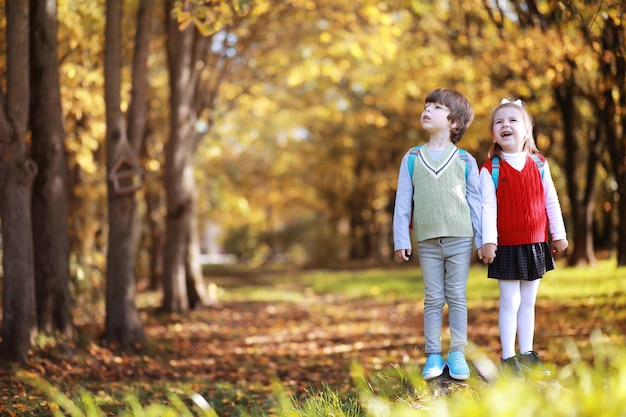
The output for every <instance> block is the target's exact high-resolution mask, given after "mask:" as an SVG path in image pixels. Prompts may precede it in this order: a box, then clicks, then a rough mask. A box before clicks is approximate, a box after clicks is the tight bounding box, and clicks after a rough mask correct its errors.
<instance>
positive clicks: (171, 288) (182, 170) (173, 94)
mask: <svg viewBox="0 0 626 417" xmlns="http://www.w3.org/2000/svg"><path fill="white" fill-rule="evenodd" d="M165 7H166V26H167V57H168V63H169V72H170V137H169V140H168V142H167V145H166V148H165V168H164V170H165V173H164V183H165V194H166V205H167V216H166V232H165V233H166V234H165V258H164V264H163V309H164V310H165V311H168V312H186V311H188V310H189V309H190V308H191V307H192V305H195V304H197V302H198V301H199V302H202V303H203V304H204V303H207V302H208V299H207V298H205V295H204V294H203V291H200V289H201V288H202V287H203V284H202V275H201V273H200V274H198V271H199V257H198V256H195V255H194V253H193V252H194V251H195V250H196V249H194V242H196V243H197V240H198V238H197V236H195V237H194V236H193V235H194V234H197V233H198V231H197V230H196V229H197V228H196V220H195V218H194V217H195V215H196V213H195V204H196V203H195V193H196V184H195V180H194V178H193V175H194V172H193V171H194V170H193V155H194V152H195V150H196V142H197V133H196V131H195V121H196V114H195V110H194V98H195V93H196V87H197V85H198V75H199V71H198V69H196V66H195V63H196V61H197V59H196V57H197V56H198V55H199V54H202V53H204V49H203V48H202V47H201V46H202V45H206V39H203V38H200V37H199V34H198V31H197V29H196V28H195V26H194V25H190V26H188V27H187V28H186V29H184V30H182V31H181V30H179V28H178V25H177V24H176V22H175V21H174V20H172V19H171V18H170V17H169V16H170V11H171V10H172V7H173V1H171V0H168V1H166V2H165Z"/></svg>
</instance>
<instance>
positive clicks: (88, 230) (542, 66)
mask: <svg viewBox="0 0 626 417" xmlns="http://www.w3.org/2000/svg"><path fill="white" fill-rule="evenodd" d="M50 4H55V6H56V7H54V14H52V13H51V9H52V8H51V7H45V8H44V7H43V5H50ZM0 5H2V10H6V14H4V15H3V16H2V19H1V20H0V27H1V28H2V31H1V33H0V36H1V37H2V41H3V42H2V43H0V45H3V46H2V49H3V52H4V53H3V54H2V55H0V74H2V84H1V85H2V95H1V96H0V98H1V99H2V100H1V103H2V112H0V113H1V115H2V116H1V117H0V138H1V139H2V140H1V141H0V154H1V156H2V159H1V160H0V181H1V182H2V194H1V195H2V199H1V200H0V213H1V214H2V219H1V220H2V236H1V237H2V241H1V242H2V244H1V248H2V255H3V264H2V265H3V274H2V284H3V285H2V288H3V342H4V344H6V343H7V340H8V339H9V336H8V335H9V334H10V331H9V330H8V329H10V326H12V324H11V323H12V320H14V317H15V316H14V315H13V313H15V312H16V311H14V310H12V309H14V308H15V307H14V306H13V304H12V303H13V301H11V300H14V299H20V297H26V298H24V300H26V299H28V297H30V295H27V294H30V293H31V292H32V291H33V288H34V287H36V288H37V300H38V301H37V303H36V304H37V306H36V307H27V308H26V310H25V311H24V312H23V313H20V314H21V315H19V318H17V319H16V321H15V323H18V324H19V325H22V324H25V323H27V322H28V321H29V320H32V319H31V318H30V317H38V320H37V321H38V324H37V325H35V324H32V325H29V326H30V328H34V327H37V329H36V330H27V331H26V333H24V334H22V336H23V338H26V339H28V338H32V335H33V334H34V333H36V332H37V331H40V332H45V333H51V332H54V331H60V332H62V333H65V334H67V335H70V334H71V331H70V330H68V324H67V323H68V322H69V321H71V318H70V317H69V313H68V310H67V308H68V303H69V301H68V297H67V296H65V295H64V294H66V293H67V292H71V299H72V301H73V303H74V305H77V304H85V303H94V305H95V306H101V303H102V302H104V303H105V304H106V306H102V308H95V309H94V311H93V314H94V317H93V318H90V317H83V318H81V319H82V320H90V319H93V320H97V319H98V314H102V311H105V310H106V315H107V320H109V319H110V318H111V316H112V315H113V314H114V312H117V313H116V314H118V316H117V318H116V319H115V321H114V322H108V323H111V326H107V335H106V339H107V340H109V341H111V342H115V343H119V344H120V345H122V346H126V345H133V344H134V343H135V342H136V341H139V340H141V329H140V327H141V325H140V323H138V321H137V320H136V319H133V320H129V318H130V317H132V316H133V315H134V314H135V313H133V311H134V300H133V298H134V289H135V287H136V285H140V286H141V288H143V287H147V286H149V287H151V288H153V289H157V288H159V289H161V290H162V293H163V307H164V309H165V310H166V311H171V312H186V311H188V310H189V309H190V308H194V307H196V306H198V305H206V304H208V303H210V302H211V299H210V295H209V294H207V293H206V285H205V282H204V281H203V278H205V279H209V280H210V277H202V273H201V269H200V265H201V263H202V262H209V261H210V262H218V261H225V260H227V261H232V259H235V260H236V261H238V262H245V263H248V264H253V265H254V264H260V263H264V262H274V261H289V262H296V263H298V264H301V265H309V266H337V265H343V264H346V263H351V262H357V263H359V264H365V263H371V262H387V261H389V260H390V259H391V252H392V236H391V222H392V213H393V199H394V193H395V185H396V179H397V171H398V168H399V164H400V159H401V158H402V155H403V154H404V153H405V152H406V150H407V149H408V148H409V147H411V146H413V145H415V144H418V143H420V142H422V141H424V140H425V136H424V134H423V132H422V131H421V129H420V125H419V114H420V112H421V110H422V107H423V100H424V97H425V95H426V94H427V93H428V92H429V91H430V90H432V89H434V88H438V87H442V86H445V87H451V88H455V89H458V90H459V91H461V92H462V93H463V94H465V95H466V96H467V97H468V98H469V99H470V101H471V102H472V104H473V106H474V108H475V110H476V119H475V122H474V124H473V125H472V126H471V127H470V129H469V130H468V132H467V134H466V135H465V137H464V138H463V139H462V141H461V142H460V146H461V147H463V148H465V149H467V150H468V151H470V152H471V153H472V154H473V155H474V156H475V157H476V158H477V159H478V161H479V163H482V161H484V159H485V155H486V151H487V149H488V148H489V146H490V142H491V140H490V137H489V131H488V127H487V123H488V120H489V113H490V110H491V109H492V108H493V107H495V106H496V105H497V104H498V103H499V102H500V100H501V99H502V98H504V97H513V98H521V99H522V100H523V101H524V102H525V103H526V106H527V108H528V110H529V112H530V114H531V115H533V116H534V117H535V122H536V127H535V136H536V139H537V144H538V146H539V148H540V150H541V151H542V153H544V155H546V156H547V157H548V158H549V160H550V163H551V167H552V170H553V176H554V178H555V183H556V185H557V188H558V191H559V196H560V199H561V204H562V207H563V210H564V215H565V216H566V225H567V228H568V234H569V238H570V241H571V242H572V247H571V249H570V250H569V251H568V259H567V262H568V263H569V264H570V265H577V264H593V263H594V262H595V259H596V256H600V255H601V256H614V257H615V259H616V263H617V265H624V264H626V222H623V221H621V219H623V218H626V198H620V197H621V196H623V195H624V194H625V193H626V170H625V169H624V168H625V161H624V158H625V156H626V138H625V137H624V128H625V126H626V121H625V120H626V119H625V117H624V109H625V106H626V91H624V90H625V88H626V87H625V86H626V82H625V72H626V69H625V68H626V64H625V61H624V56H625V51H624V23H623V19H624V5H623V2H621V1H615V0H604V1H600V2H588V1H583V0H572V1H558V2H547V1H520V2H510V1H499V0H498V1H487V0H483V1H479V0H472V1H460V0H449V1H437V2H427V1H418V0H397V1H387V2H382V1H374V0H353V1H343V0H318V1H313V0H288V1H284V0H256V1H254V0H234V1H212V0H165V1H160V0H152V1H145V0H143V1H139V0H126V1H122V0H118V1H105V0H88V1H81V2H74V1H69V0H57V2H51V1H49V0H48V1H44V0H30V1H23V0H21V1H16V2H13V1H8V0H0ZM16 5H19V6H16ZM114 5H116V7H118V9H117V10H119V11H118V12H116V13H115V14H110V13H112V10H113V9H112V7H113V6H114ZM12 7H18V8H17V9H15V8H14V9H12ZM146 8H147V10H151V12H150V13H148V14H147V16H148V17H146ZM28 10H29V11H30V12H29V14H27V15H29V16H30V17H28V18H25V17H24V16H23V13H25V12H26V11H28ZM13 14H15V15H17V16H21V18H14V17H12V16H13ZM105 16H109V19H111V16H116V17H113V18H114V19H116V20H117V21H116V22H115V23H116V24H118V25H119V26H118V28H117V29H116V28H113V29H114V30H113V32H107V31H105V27H107V20H106V19H105ZM20 19H21V20H20ZM20 22H21V23H20ZM25 22H29V23H30V29H29V30H27V29H26V27H25V26H24V25H25V24H26V23H25ZM111 23H112V22H111V20H109V22H108V24H111ZM15 25H18V26H17V27H16V26H15ZM109 30H111V28H110V29H109ZM105 33H107V34H108V35H107V36H106V37H105ZM25 34H30V36H25ZM111 34H114V36H115V38H111V37H110V36H111ZM115 39H116V40H117V41H118V42H119V44H118V45H115V44H110V43H109V42H112V41H114V40H115ZM28 41H30V49H29V47H27V46H24V45H27V44H28ZM25 42H27V43H25ZM54 42H56V43H57V45H56V46H54V47H52V46H48V45H54ZM105 45H107V48H109V49H108V51H109V52H108V53H109V54H110V53H111V51H116V52H115V53H116V54H119V55H117V56H118V58H115V61H106V60H105V57H107V56H108V57H109V58H108V59H111V56H110V55H107V54H105ZM24 48H26V49H24ZM110 48H113V49H110ZM28 51H30V54H29V53H28ZM46 53H47V54H48V55H46ZM50 56H51V57H52V58H50ZM46 57H48V58H46ZM55 57H56V61H55ZM106 62H108V64H107V63H106ZM111 65H113V67H111ZM105 68H109V69H108V70H107V71H106V72H105V70H104V69H105ZM27 69H30V70H29V73H30V83H28V82H27V81H26V80H25V79H24V78H23V77H24V74H25V73H26V72H27ZM55 73H58V74H56V76H55ZM111 74H114V75H111ZM116 74H117V75H116ZM118 76H119V80H115V79H113V78H112V77H118ZM51 77H52V78H51ZM57 79H58V86H56V85H55V84H56V80H57ZM25 83H26V84H28V86H25V85H24V84H25ZM29 91H30V93H29ZM105 91H107V92H108V93H107V94H113V95H108V96H107V94H105ZM116 95H117V96H116ZM27 97H30V103H31V104H30V110H29V107H28V105H26V104H25V103H24V102H23V100H25V99H26V98H27ZM56 97H58V100H60V103H61V106H60V110H59V109H58V106H55V100H57V98H56ZM105 97H108V98H106V99H105ZM59 118H60V119H61V121H62V123H59ZM27 120H28V125H27V124H26V123H27V122H26V121H27ZM120 123H121V124H120ZM124 138H125V139H124ZM120 140H125V141H126V142H127V143H128V144H129V148H130V149H131V150H132V152H131V156H132V157H129V159H128V160H127V161H126V162H127V163H128V166H127V165H124V164H123V163H122V164H116V163H117V162H124V161H123V159H120V158H119V154H117V156H116V154H115V152H114V150H115V148H116V143H118V142H119V141H120ZM62 145H64V146H62ZM60 147H63V149H60ZM63 151H64V152H63ZM127 156H128V154H127ZM27 161H31V162H27ZM16 163H17V165H15V164H16ZM59 164H61V168H60V165H59ZM134 164H137V166H138V167H140V168H141V170H142V174H141V175H140V176H139V178H132V180H137V181H139V186H137V187H136V189H134V187H133V184H136V183H132V184H131V188H133V189H132V192H127V193H116V188H115V187H114V184H113V183H112V178H113V177H114V176H115V175H116V172H117V171H116V170H117V169H120V168H123V169H128V168H131V169H132V168H135V167H134ZM31 165H32V167H35V166H36V167H37V168H38V170H37V171H36V172H37V176H35V177H34V179H33V185H32V186H31V185H29V184H28V181H25V180H27V179H28V178H29V175H22V176H18V177H19V178H20V180H22V181H21V182H19V184H21V185H17V183H16V182H15V178H16V177H15V175H17V174H16V172H17V171H16V169H18V168H17V167H19V166H21V167H22V169H26V168H28V167H31ZM63 166H65V167H63ZM33 170H34V168H28V169H27V171H28V172H32V173H33V175H34V172H33ZM42 175H43V176H42ZM53 179H56V180H55V181H56V182H55V181H52V180H53ZM55 184H56V185H55ZM15 187H18V188H19V190H21V191H19V192H18V188H15ZM31 188H32V189H31ZM117 191H119V189H117ZM45 202H47V204H44V203H45ZM64 204H66V205H67V206H66V207H64ZM26 207H32V209H31V210H26ZM46 207H47V209H46ZM31 212H32V215H33V216H35V217H34V218H33V220H32V222H31V220H30V216H31ZM16 216H17V217H16ZM65 222H67V223H66V224H67V241H69V242H68V243H64V242H67V241H64V240H63V236H64V235H65V231H63V230H61V229H62V228H63V227H62V226H61V227H60V226H59V224H61V225H63V224H65ZM28 223H32V230H33V233H32V237H33V239H34V243H29V241H28V239H30V235H29V233H28V230H31V227H30V226H29V227H25V226H26V225H27V224H28ZM42 237H45V239H43V238H42ZM66 247H67V248H68V249H66V250H64V248H66ZM33 248H35V249H33ZM46 248H47V249H46ZM33 250H36V254H35V255H37V254H46V253H48V255H47V256H48V258H49V259H54V262H46V257H45V256H40V257H39V258H38V257H37V256H32V259H31V255H29V253H32V251H33ZM29 251H30V252H29ZM50 265H53V266H54V268H50ZM46 268H48V269H46ZM35 276H36V277H38V278H37V280H36V281H35ZM35 282H36V285H35ZM68 287H69V290H68ZM105 289H106V291H109V292H106V291H105ZM104 293H106V294H107V297H106V300H104V299H103V298H102V294H104ZM16 297H17V298H16ZM39 300H42V301H41V302H40V301H39ZM119 303H125V304H123V305H124V306H126V307H125V309H119ZM34 304H35V303H34V302H33V306H34ZM33 308H34V309H36V310H37V312H38V313H39V314H38V315H35V316H32V314H33V312H32V310H33ZM55 314H56V316H55ZM27 317H28V318H27ZM50 317H57V318H55V319H54V320H51V318H50ZM33 323H34V322H33ZM113 323H118V324H119V325H117V326H116V325H113ZM133 323H134V324H133ZM120 326H121V327H120ZM125 326H133V328H134V330H132V331H131V333H128V332H129V330H130V329H129V328H128V327H125ZM20 328H21V327H20ZM7 331H8V332H9V333H5V332H7ZM133 335H134V336H133ZM18 351H20V352H21V354H17V355H15V354H12V356H17V357H19V356H20V355H22V356H23V355H24V350H23V349H18ZM5 352H6V350H5ZM14 353H15V352H14Z"/></svg>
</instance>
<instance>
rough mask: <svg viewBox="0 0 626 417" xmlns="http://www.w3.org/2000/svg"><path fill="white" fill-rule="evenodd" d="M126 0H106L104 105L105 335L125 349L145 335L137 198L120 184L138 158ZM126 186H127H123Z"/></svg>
mask: <svg viewBox="0 0 626 417" xmlns="http://www.w3.org/2000/svg"><path fill="white" fill-rule="evenodd" d="M121 21H122V0H107V3H106V39H105V52H104V58H105V60H104V74H105V91H104V93H105V104H106V116H107V137H106V143H107V192H108V207H109V239H108V244H109V245H108V250H107V272H106V282H107V288H106V324H105V335H104V338H105V340H106V341H107V342H108V343H109V344H111V345H113V346H115V347H121V348H122V349H129V348H132V347H137V345H138V344H142V343H143V341H144V338H145V335H144V332H143V326H142V324H141V321H140V319H139V314H138V312H137V308H136V306H135V254H136V246H137V245H136V243H137V230H138V225H137V202H136V196H135V193H134V191H133V190H132V188H131V190H130V191H129V192H123V191H122V189H121V188H120V187H119V186H117V187H116V185H115V182H114V179H115V177H116V173H120V171H119V170H121V168H122V167H123V166H124V169H126V168H127V165H130V167H131V168H137V167H138V165H139V162H138V160H137V157H136V152H135V151H134V150H133V148H132V147H131V145H130V143H129V141H128V139H127V136H126V126H125V122H124V117H123V114H122V111H121V107H120V106H121V86H122V84H121V70H122V49H121V35H122V30H121ZM124 191H125V190H124Z"/></svg>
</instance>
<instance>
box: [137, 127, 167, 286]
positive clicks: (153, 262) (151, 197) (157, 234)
mask: <svg viewBox="0 0 626 417" xmlns="http://www.w3.org/2000/svg"><path fill="white" fill-rule="evenodd" d="M153 141H154V136H153V132H152V129H151V128H150V127H148V128H147V129H146V133H145V135H144V140H143V143H142V146H141V158H142V165H143V166H146V163H147V161H148V160H149V159H151V158H152V155H150V154H149V153H150V151H149V149H150V146H149V145H150V144H151V143H152V142H153ZM162 189H163V180H162V178H161V177H158V178H152V179H148V180H147V181H146V184H145V186H144V198H145V204H146V218H145V222H146V225H147V228H148V230H147V233H146V234H147V236H146V241H147V243H146V246H147V250H148V259H149V267H148V275H149V288H150V289H151V290H158V289H162V288H163V214H162V211H163V210H162V209H163V201H162V200H163V199H162V196H161V195H162V192H161V190H162Z"/></svg>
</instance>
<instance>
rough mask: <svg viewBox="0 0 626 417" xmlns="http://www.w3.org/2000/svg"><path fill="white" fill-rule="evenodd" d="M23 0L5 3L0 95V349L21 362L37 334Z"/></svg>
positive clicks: (26, 31) (26, 25)
mask: <svg viewBox="0 0 626 417" xmlns="http://www.w3.org/2000/svg"><path fill="white" fill-rule="evenodd" d="M28 3H29V0H12V1H7V2H6V3H5V4H6V16H7V21H6V48H7V54H6V70H7V78H6V84H5V85H6V96H5V95H3V94H0V104H1V105H2V108H1V109H0V217H1V219H2V222H1V223H2V247H3V255H2V267H3V274H4V276H3V280H2V284H3V289H2V348H1V349H0V352H1V353H2V354H3V355H6V356H7V357H8V358H9V359H10V360H13V361H26V359H27V358H28V351H29V350H30V347H31V345H32V342H33V340H34V337H35V336H36V334H37V315H36V305H35V272H34V266H33V265H34V262H33V238H32V222H31V212H30V210H31V192H32V186H33V180H34V178H35V175H36V174H37V165H36V164H35V163H34V161H32V160H31V159H28V158H27V152H26V130H27V124H28V100H29V94H30V85H29V78H28V70H27V69H28V66H29V56H28V53H29V52H28V51H29V39H28V37H29V35H28V34H29V4H28Z"/></svg>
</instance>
